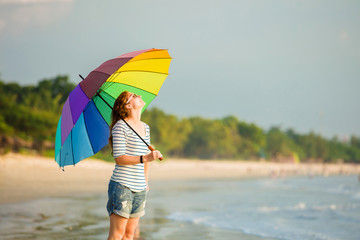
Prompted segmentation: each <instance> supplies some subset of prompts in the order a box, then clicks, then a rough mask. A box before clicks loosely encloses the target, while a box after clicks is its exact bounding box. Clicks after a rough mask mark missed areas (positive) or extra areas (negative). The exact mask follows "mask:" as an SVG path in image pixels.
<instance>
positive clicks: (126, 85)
mask: <svg viewBox="0 0 360 240" xmlns="http://www.w3.org/2000/svg"><path fill="white" fill-rule="evenodd" d="M108 83H111V84H114V83H118V84H122V85H126V86H129V87H132V88H135V87H134V86H132V85H129V84H125V83H121V82H108ZM107 87H110V86H107ZM136 88H138V89H140V90H142V91H144V92H147V93H149V94H152V95H155V96H157V94H155V93H152V92H149V91H147V90H145V89H143V88H140V87H136ZM103 90H106V89H105V88H104V89H103Z"/></svg>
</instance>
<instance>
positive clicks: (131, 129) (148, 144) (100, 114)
mask: <svg viewBox="0 0 360 240" xmlns="http://www.w3.org/2000/svg"><path fill="white" fill-rule="evenodd" d="M96 95H97V96H99V97H100V98H101V99H102V100H103V101H104V102H105V103H106V104H107V105H108V106H109V108H111V109H113V108H112V107H111V106H110V104H109V103H108V102H107V101H106V100H105V99H104V98H103V97H102V96H101V95H100V94H99V93H96ZM94 104H95V103H94ZM100 115H101V114H100ZM101 117H102V115H101ZM121 120H123V121H124V122H125V123H126V125H128V127H129V128H130V129H131V130H133V132H134V133H135V134H136V135H137V136H138V137H139V138H140V139H141V140H142V141H143V142H144V143H145V144H146V146H147V147H149V144H147V142H145V140H144V139H143V138H142V137H141V136H140V135H139V134H138V133H137V132H136V131H135V130H134V129H133V128H132V127H131V126H130V125H129V124H128V123H127V122H126V121H125V119H123V118H121Z"/></svg>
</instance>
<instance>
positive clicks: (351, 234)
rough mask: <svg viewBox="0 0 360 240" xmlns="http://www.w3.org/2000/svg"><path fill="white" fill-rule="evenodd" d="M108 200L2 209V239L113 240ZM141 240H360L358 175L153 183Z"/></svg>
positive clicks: (80, 198)
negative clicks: (108, 213)
mask: <svg viewBox="0 0 360 240" xmlns="http://www.w3.org/2000/svg"><path fill="white" fill-rule="evenodd" d="M106 201H107V196H106V189H104V192H103V193H99V194H91V195H73V196H68V197H56V198H42V199H36V200H31V201H27V202H20V203H12V204H1V205H0V239H4V240H5V239H6V240H8V239H19V240H20V239H44V240H45V239H106V238H107V235H108V229H109V218H108V216H107V212H106V208H105V205H106ZM140 233H141V234H140V239H143V240H145V239H146V240H159V239H168V240H180V239H181V240H190V239H206V240H209V239H222V240H226V239H236V240H237V239H241V240H270V239H271V240H275V239H277V240H306V239H312V240H340V239H341V240H359V239H360V179H359V176H356V175H346V176H344V175H337V176H327V177H324V176H301V177H283V178H249V179H243V178H242V179H208V180H205V179H202V180H164V181H160V180H157V181H152V182H151V184H150V191H149V195H148V201H147V206H146V215H145V216H144V217H143V218H142V219H141V221H140Z"/></svg>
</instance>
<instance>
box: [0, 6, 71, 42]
mask: <svg viewBox="0 0 360 240" xmlns="http://www.w3.org/2000/svg"><path fill="white" fill-rule="evenodd" d="M72 3H73V1H72V0H11V1H10V0H0V5H2V7H1V8H0V16H1V17H0V36H1V35H3V34H11V35H21V34H22V33H23V32H24V31H25V30H26V29H28V28H32V27H44V26H50V25H51V24H53V23H55V22H57V21H60V20H61V19H64V18H66V17H67V16H68V15H69V14H70V12H71V10H72Z"/></svg>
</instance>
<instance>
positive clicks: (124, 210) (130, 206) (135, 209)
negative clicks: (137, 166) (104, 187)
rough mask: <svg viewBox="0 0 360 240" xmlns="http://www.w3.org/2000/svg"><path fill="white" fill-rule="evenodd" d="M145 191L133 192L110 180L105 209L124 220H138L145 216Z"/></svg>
mask: <svg viewBox="0 0 360 240" xmlns="http://www.w3.org/2000/svg"><path fill="white" fill-rule="evenodd" d="M146 195H147V191H146V190H144V191H141V192H133V191H131V190H130V189H129V188H128V187H125V186H124V185H121V184H120V183H118V182H115V181H112V180H110V182H109V188H108V202H107V205H106V209H107V211H108V213H109V216H110V215H111V214H112V213H115V214H116V215H119V216H121V217H124V218H138V217H142V216H144V215H145V203H146Z"/></svg>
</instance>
